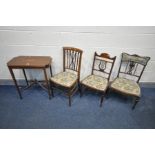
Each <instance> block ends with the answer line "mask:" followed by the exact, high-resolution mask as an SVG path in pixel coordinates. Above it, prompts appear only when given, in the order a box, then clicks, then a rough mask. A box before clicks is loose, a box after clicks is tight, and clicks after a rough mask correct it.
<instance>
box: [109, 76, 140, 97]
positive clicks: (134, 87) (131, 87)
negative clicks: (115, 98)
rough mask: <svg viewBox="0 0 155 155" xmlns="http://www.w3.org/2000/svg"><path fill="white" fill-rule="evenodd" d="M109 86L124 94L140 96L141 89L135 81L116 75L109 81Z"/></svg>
mask: <svg viewBox="0 0 155 155" xmlns="http://www.w3.org/2000/svg"><path fill="white" fill-rule="evenodd" d="M111 88H113V89H115V90H117V91H120V92H122V93H125V94H129V95H133V96H137V97H140V94H141V89H140V87H139V85H138V83H137V82H135V81H133V80H129V79H126V78H121V77H118V78H116V79H115V80H114V81H113V82H112V83H111Z"/></svg>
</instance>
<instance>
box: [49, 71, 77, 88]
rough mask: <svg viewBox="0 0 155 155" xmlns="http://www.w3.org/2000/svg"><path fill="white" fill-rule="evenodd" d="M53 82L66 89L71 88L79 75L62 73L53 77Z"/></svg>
mask: <svg viewBox="0 0 155 155" xmlns="http://www.w3.org/2000/svg"><path fill="white" fill-rule="evenodd" d="M51 81H52V82H54V83H56V84H59V85H61V86H64V87H71V86H72V85H73V84H74V83H76V81H77V75H76V74H74V73H71V72H61V73H58V74H56V75H54V76H53V77H51Z"/></svg>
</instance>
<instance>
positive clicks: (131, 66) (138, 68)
mask: <svg viewBox="0 0 155 155" xmlns="http://www.w3.org/2000/svg"><path fill="white" fill-rule="evenodd" d="M149 60H150V57H142V56H139V55H136V54H134V55H130V54H127V53H122V59H121V63H120V67H119V71H118V75H117V77H120V75H121V74H123V75H128V76H130V77H136V79H137V80H136V82H137V83H138V82H139V80H140V78H141V76H142V74H143V72H144V69H145V67H146V65H147V63H148V61H149Z"/></svg>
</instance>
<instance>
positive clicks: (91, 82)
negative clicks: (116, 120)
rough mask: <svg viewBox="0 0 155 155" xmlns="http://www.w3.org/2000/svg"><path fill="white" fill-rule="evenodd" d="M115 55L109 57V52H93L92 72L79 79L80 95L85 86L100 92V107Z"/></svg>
mask: <svg viewBox="0 0 155 155" xmlns="http://www.w3.org/2000/svg"><path fill="white" fill-rule="evenodd" d="M115 59H116V57H113V58H111V57H110V56H109V54H107V53H102V54H100V55H98V54H97V53H96V52H95V54H94V61H93V66H92V74H91V75H89V76H87V77H86V78H85V79H83V80H82V81H81V96H82V95H83V90H84V89H85V88H88V89H91V90H94V91H97V92H100V93H102V96H101V101H100V107H102V103H103V98H104V96H105V93H106V91H107V88H108V83H109V79H110V75H111V72H112V69H113V66H114V63H115Z"/></svg>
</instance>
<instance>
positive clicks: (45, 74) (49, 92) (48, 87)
mask: <svg viewBox="0 0 155 155" xmlns="http://www.w3.org/2000/svg"><path fill="white" fill-rule="evenodd" d="M43 70H44V76H45V80H46V85H47V89H48V95H49V99H51V90H50V86H49V83H48V78H47V73H46V68H44V69H43Z"/></svg>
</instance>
